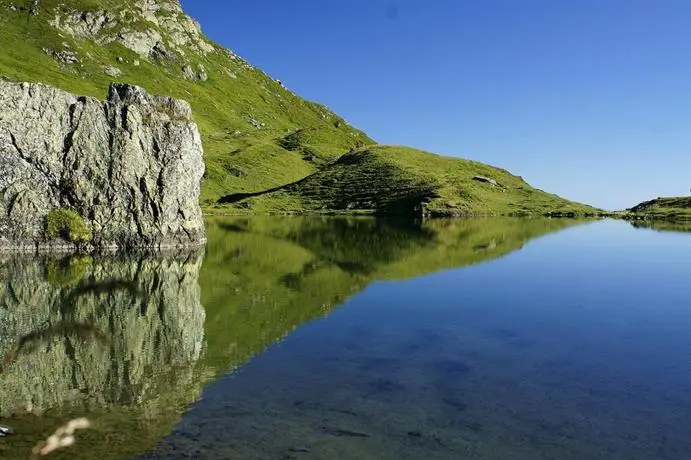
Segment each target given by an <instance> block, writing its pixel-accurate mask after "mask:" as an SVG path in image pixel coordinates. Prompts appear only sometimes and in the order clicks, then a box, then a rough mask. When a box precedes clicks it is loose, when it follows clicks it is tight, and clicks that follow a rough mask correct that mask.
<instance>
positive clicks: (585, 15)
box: [182, 0, 691, 209]
mask: <svg viewBox="0 0 691 460" xmlns="http://www.w3.org/2000/svg"><path fill="white" fill-rule="evenodd" d="M182 3H183V6H184V8H185V9H186V11H187V12H188V13H189V14H190V15H192V16H194V17H195V18H196V19H198V20H199V21H200V22H201V24H202V28H203V30H204V31H205V32H206V34H207V35H208V36H210V37H211V38H212V39H214V40H215V41H217V42H219V43H220V44H222V45H224V46H227V47H228V48H231V49H233V50H234V51H235V52H237V53H238V54H240V55H241V56H243V57H244V58H245V59H247V60H248V61H250V62H251V63H253V64H255V65H257V66H259V67H261V68H262V69H263V70H264V71H266V72H267V73H268V74H269V75H271V76H273V77H275V78H279V79H281V80H282V81H283V82H284V83H285V84H286V85H287V86H288V87H290V88H291V89H293V90H294V91H296V92H297V93H298V94H300V95H301V96H303V97H305V98H308V99H311V100H316V101H319V102H322V103H324V104H326V105H328V106H329V107H331V108H332V109H333V110H334V111H336V112H337V113H339V114H340V115H341V116H343V117H344V118H346V119H347V120H348V121H349V122H350V123H351V124H353V125H354V126H357V127H358V128H361V129H363V130H364V131H366V132H367V133H368V134H369V135H370V136H371V137H373V138H374V139H375V140H377V141H378V142H381V143H386V144H401V145H410V146H413V147H417V148H421V149H424V150H429V151H433V152H437V153H441V154H444V155H450V156H460V157H465V158H472V159H475V160H479V161H483V162H486V163H490V164H493V165H495V166H500V167H504V168H507V169H509V170H510V171H511V172H513V173H515V174H518V175H521V176H523V177H524V178H525V179H526V180H527V181H528V182H530V183H531V184H532V185H534V186H536V187H539V188H542V189H544V190H547V191H550V192H554V193H557V194H560V195H562V196H564V197H567V198H570V199H575V200H580V201H584V202H588V203H591V204H594V205H598V206H601V207H604V208H608V209H619V208H623V207H627V206H630V205H634V204H636V203H638V202H639V201H642V200H645V199H649V198H654V197H657V196H674V195H684V194H688V193H689V188H691V0H399V1H380V0H342V1H333V0H292V1H284V0H280V1H279V0H269V1H260V0H255V1H252V2H249V1H247V2H244V1H226V0H208V1H203V0H194V1H193V0H183V1H182Z"/></svg>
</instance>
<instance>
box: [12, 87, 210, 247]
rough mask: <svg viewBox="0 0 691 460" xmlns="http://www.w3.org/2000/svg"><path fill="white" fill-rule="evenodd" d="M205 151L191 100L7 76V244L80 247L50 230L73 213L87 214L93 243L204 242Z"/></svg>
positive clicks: (130, 89) (165, 244)
mask: <svg viewBox="0 0 691 460" xmlns="http://www.w3.org/2000/svg"><path fill="white" fill-rule="evenodd" d="M202 156H203V152H202V144H201V138H200V135H199V131H198V129H197V126H196V124H195V123H194V122H193V120H192V109H191V108H190V105H189V104H188V103H187V102H184V101H179V100H175V99H171V98H169V97H164V96H155V95H150V94H148V93H147V92H146V91H144V90H143V89H142V88H139V87H136V86H130V85H112V86H111V88H110V92H109V96H108V100H107V101H105V102H103V101H99V100H97V99H94V98H89V97H76V96H73V95H72V94H69V93H67V92H65V91H61V90H59V89H55V88H52V87H50V86H46V85H41V84H29V83H10V82H4V81H0V171H2V174H0V249H8V248H11V249H20V250H41V249H50V248H54V247H58V246H59V247H63V248H68V249H69V248H75V247H76V245H75V244H73V243H74V242H71V241H69V238H66V237H64V236H63V238H60V236H61V235H57V236H58V237H54V236H55V235H49V233H48V232H47V228H46V227H47V220H48V219H49V218H50V216H51V213H54V212H56V211H63V210H70V211H74V212H76V213H77V214H78V215H79V216H80V218H81V219H82V220H83V222H82V223H83V225H84V226H86V227H87V229H88V232H89V235H90V238H89V241H88V242H86V244H85V245H86V247H87V249H88V248H133V247H152V248H163V247H177V246H190V245H199V244H202V243H204V241H205V234H204V224H203V220H202V216H201V210H200V208H199V202H198V199H199V191H200V181H201V178H202V175H203V173H204V163H203V158H202ZM82 245H84V242H83V241H82Z"/></svg>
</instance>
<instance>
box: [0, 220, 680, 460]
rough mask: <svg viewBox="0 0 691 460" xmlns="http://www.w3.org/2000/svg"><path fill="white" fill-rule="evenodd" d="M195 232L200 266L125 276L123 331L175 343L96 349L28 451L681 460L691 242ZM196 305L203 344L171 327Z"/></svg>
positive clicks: (541, 228)
mask: <svg viewBox="0 0 691 460" xmlns="http://www.w3.org/2000/svg"><path fill="white" fill-rule="evenodd" d="M208 227H209V245H208V247H207V250H206V255H205V257H204V260H203V263H202V265H201V270H199V267H198V262H197V259H195V258H194V257H193V258H191V259H186V260H188V261H192V262H193V263H192V264H190V263H191V262H185V263H184V264H183V265H182V268H181V267H180V266H175V267H173V269H171V267H170V266H167V265H166V266H164V267H162V268H161V269H156V270H152V275H151V276H149V275H139V276H140V278H138V280H139V282H140V283H141V285H143V286H151V288H150V292H148V293H147V294H146V296H144V297H145V298H146V299H151V298H152V297H156V296H157V295H158V298H159V301H158V302H157V305H159V308H158V309H154V308H152V309H151V312H152V313H151V314H148V313H146V312H148V311H149V310H148V309H145V313H144V314H143V316H142V315H141V314H139V316H137V315H134V316H133V317H132V318H134V319H131V320H130V322H131V323H133V324H135V323H136V322H137V321H139V322H141V321H142V318H148V317H149V316H151V317H152V318H160V320H158V319H157V320H156V321H159V322H154V323H153V324H152V325H151V326H149V328H150V329H153V330H154V331H159V330H160V331H161V332H158V333H157V334H158V335H157V336H158V337H162V338H165V337H168V336H170V337H171V340H161V339H158V340H155V339H154V340H152V341H151V342H147V341H146V340H143V341H139V342H135V344H136V345H127V344H128V343H130V342H127V341H125V342H124V343H125V345H122V346H120V347H116V348H117V349H114V348H113V347H111V348H110V349H111V350H112V352H111V353H110V354H109V355H108V359H109V360H110V361H111V362H112V363H114V367H115V368H118V369H123V371H120V372H114V371H111V373H110V374H108V373H107V372H106V375H109V377H108V378H106V379H105V381H106V382H108V383H107V384H102V385H100V386H98V385H94V384H89V385H87V386H86V387H85V386H84V385H80V384H79V383H77V384H75V388H76V389H79V390H80V391H78V393H79V394H80V395H86V396H84V398H76V399H73V400H72V401H71V402H68V401H66V400H65V398H54V400H50V401H49V405H50V406H51V409H50V410H47V411H46V413H47V415H46V414H43V415H41V416H36V415H30V417H34V418H32V419H31V420H32V423H35V420H39V421H42V422H44V428H43V431H42V432H41V433H40V434H43V433H44V432H45V430H47V429H48V427H50V426H51V425H50V423H48V422H53V423H55V422H57V420H60V419H61V418H65V417H67V415H68V414H72V413H81V412H85V411H86V412H87V413H88V414H90V415H91V418H92V419H93V420H95V421H96V429H95V430H94V432H93V437H89V436H86V437H84V438H83V439H82V440H81V442H80V443H79V444H78V446H77V448H76V449H77V450H74V451H71V456H70V457H69V458H96V457H95V456H94V455H95V454H94V452H96V451H99V449H100V450H101V451H102V452H100V453H99V454H98V457H99V458H142V459H152V458H228V459H291V458H295V459H302V458H304V459H324V458H340V459H363V458H364V459H368V458H377V459H387V458H391V459H398V458H403V459H405V458H408V459H419V458H430V459H459V458H460V459H462V458H468V459H502V460H505V459H531V460H532V459H579V460H580V459H601V458H602V459H652V458H655V459H688V458H689V456H690V453H691V437H689V436H688V433H687V427H688V426H691V391H690V390H691V359H690V358H691V338H690V337H691V334H690V332H691V283H689V277H688V273H689V272H688V269H687V267H688V261H689V260H691V233H682V232H680V233H672V232H655V231H652V230H649V229H635V228H633V227H632V226H630V225H629V224H627V223H624V222H596V223H589V224H585V225H580V224H578V223H576V222H573V221H558V220H552V221H542V220H536V221H519V220H499V219H493V220H472V221H444V222H433V223H431V224H425V225H423V226H419V225H417V226H410V225H403V224H401V223H385V222H375V221H369V220H333V219H332V220H317V219H268V218H267V219H256V218H255V219H211V220H210V221H209V225H208ZM130 263H131V262H130ZM140 263H141V262H140ZM98 264H99V261H96V262H95V264H94V265H95V266H98ZM181 270H182V272H184V276H182V274H181ZM141 272H142V270H139V271H138V272H137V273H141ZM170 273H174V274H175V276H170ZM165 274H169V276H167V277H166V275H165ZM154 275H155V276H154ZM35 276H39V275H35ZM88 276H90V275H87V277H88ZM162 277H163V279H164V280H165V282H163V283H161V282H160V280H161V279H162ZM154 279H156V280H159V284H160V285H151V283H152V280H154ZM176 280H186V281H185V283H182V281H176ZM195 281H196V282H198V286H199V288H200V289H199V291H194V282H195ZM190 283H191V284H190ZM164 286H165V288H164ZM190 286H191V288H190ZM157 293H158V294H157ZM108 295H112V294H108ZM120 295H121V296H122V297H123V298H126V297H127V293H124V294H123V293H121V294H120ZM129 298H130V300H127V301H126V302H132V300H131V295H130V296H129ZM180 299H186V300H185V302H183V304H185V305H187V307H185V308H183V309H182V310H178V309H179V303H180ZM102 300H103V299H102ZM82 302H87V301H85V300H82ZM139 303H141V301H139ZM87 304H88V302H87ZM137 305H139V304H137ZM161 305H162V306H163V307H162V308H163V311H166V312H168V313H167V315H166V314H163V315H162V316H161V314H160V312H161V307H160V306H161ZM199 306H203V309H202V310H203V312H204V315H205V320H206V322H205V325H204V328H203V331H200V330H198V329H199V328H198V327H196V328H195V327H190V328H189V329H185V328H184V327H182V326H181V325H180V324H181V321H180V320H179V319H180V318H184V319H185V320H184V321H182V323H190V324H191V325H192V324H193V323H194V321H192V320H191V319H192V318H196V317H197V316H198V315H197V314H196V312H198V309H199ZM83 308H85V309H86V310H87V311H89V308H90V307H88V305H84V306H83ZM112 309H113V311H121V310H120V309H118V308H117V306H113V307H112ZM154 312H158V313H159V314H158V316H157V315H155V314H153V313H154ZM85 315H86V313H85ZM92 315H93V314H92ZM147 315H148V316H147ZM86 316H88V315H86ZM86 316H85V317H86ZM111 316H114V317H119V316H118V315H117V314H115V313H113V314H111ZM95 318H96V319H98V315H96V316H95ZM111 324H112V321H111ZM128 324H129V323H128ZM176 327H177V329H176ZM121 329H122V330H127V328H124V327H123V328H121ZM121 329H118V326H113V327H112V328H111V330H110V331H111V333H113V332H114V333H120V331H121ZM132 329H134V327H132ZM141 329H142V330H143V331H144V330H147V327H145V326H144V325H142V326H141ZM170 331H172V333H171V332H170ZM142 334H144V333H142ZM124 335H125V336H127V335H128V334H126V333H125V334H124ZM154 335H156V334H154ZM200 335H201V337H200ZM178 337H179V339H173V338H178ZM197 343H203V345H202V346H201V349H200V348H199V347H196V348H195V346H196V345H195V344H197ZM53 348H54V346H53ZM121 349H122V352H120V351H119V350H121ZM113 350H114V351H113ZM141 352H147V353H148V354H146V356H149V358H148V359H147V360H146V362H145V363H139V361H141V359H139V360H138V359H137V358H136V357H135V356H136V355H138V354H139V353H141ZM93 354H94V352H93V350H92V351H91V354H89V353H86V352H85V353H84V356H85V357H90V356H93ZM77 361H79V360H77ZM125 363H127V364H125ZM14 365H16V364H14ZM80 365H81V362H80ZM133 367H135V368H138V369H141V370H140V371H138V372H133V371H132V368H133ZM170 369H173V371H172V372H171V370H170ZM8 372H9V374H8ZM72 373H74V371H72ZM5 374H6V375H10V376H14V377H12V378H13V379H14V380H12V381H13V382H16V381H17V380H19V383H22V382H21V379H22V377H21V376H22V375H23V376H25V377H24V378H25V379H27V380H30V379H31V378H32V376H33V377H35V376H36V373H33V374H31V373H28V372H27V373H22V372H19V371H16V369H15V373H14V374H13V373H12V368H11V367H10V369H9V371H5ZM115 375H126V376H127V378H123V379H121V380H122V381H120V380H117V379H114V378H113V376H115ZM17 376H19V377H17ZM171 376H176V378H172V377H171ZM181 376H184V378H182V377H181ZM2 377H3V375H2V374H0V379H1V378H2ZM93 380H94V379H93V378H92V379H91V380H89V379H86V381H87V383H89V382H91V381H93ZM96 380H97V381H99V380H98V379H96ZM161 381H163V382H170V385H168V386H167V387H166V384H165V383H163V384H159V386H156V385H154V383H155V382H161ZM130 382H134V383H136V385H135V384H131V383H130ZM24 383H26V382H24ZM104 385H105V390H104ZM67 386H69V385H67ZM80 387H81V388H80ZM149 387H152V388H154V389H155V391H153V390H152V391H145V390H144V389H145V388H149ZM32 388H36V387H35V386H34V387H32ZM118 388H122V389H125V390H127V391H121V392H119V393H118V392H117V391H115V390H117V389H118ZM104 391H105V393H106V394H117V395H119V396H117V397H116V396H111V397H108V398H102V397H99V395H102V394H104ZM68 393H69V392H68ZM123 395H125V396H127V397H124V396H123ZM84 400H86V402H85V401H84ZM5 406H6V405H5ZM5 406H0V414H2V415H3V416H5V417H7V415H5V411H4V409H5ZM143 409H144V410H143ZM104 413H105V414H107V416H106V415H103V414H104ZM25 417H29V416H24V415H22V416H21V417H19V416H16V415H15V416H14V419H13V420H14V421H16V422H17V423H21V422H22V421H23V420H25ZM11 421H12V420H11ZM2 422H3V421H2V420H0V423H2ZM8 423H9V422H8ZM27 430H28V428H27ZM137 430H138V431H137ZM123 431H126V433H125V434H122V433H123ZM104 433H105V434H107V435H108V438H106V439H107V440H106V441H99V440H98V439H103V434H104ZM29 434H31V435H33V437H34V438H35V437H37V436H38V435H39V432H38V430H34V431H32V432H30V433H27V434H26V435H25V436H24V437H22V436H19V437H17V438H9V440H7V441H6V440H0V448H2V444H3V443H5V445H6V446H7V442H11V443H15V446H17V445H19V444H20V443H19V441H17V440H18V439H19V440H21V442H23V443H24V444H28V443H29V441H28V438H29V436H28V435H29ZM79 448H81V449H82V450H78V449H79ZM0 452H2V451H0ZM17 458H21V457H17ZM66 458H68V457H66Z"/></svg>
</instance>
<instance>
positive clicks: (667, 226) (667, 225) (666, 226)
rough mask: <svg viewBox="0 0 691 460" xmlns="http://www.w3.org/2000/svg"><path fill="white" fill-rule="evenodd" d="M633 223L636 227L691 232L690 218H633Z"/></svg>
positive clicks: (660, 230)
mask: <svg viewBox="0 0 691 460" xmlns="http://www.w3.org/2000/svg"><path fill="white" fill-rule="evenodd" d="M631 225H632V226H633V227H634V228H638V229H649V230H656V231H658V232H682V233H688V232H691V221H688V220H686V221H684V220H680V221H672V220H632V221H631Z"/></svg>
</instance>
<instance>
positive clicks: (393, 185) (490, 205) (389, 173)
mask: <svg viewBox="0 0 691 460" xmlns="http://www.w3.org/2000/svg"><path fill="white" fill-rule="evenodd" d="M220 202H221V203H223V204H226V205H229V206H233V207H235V208H239V209H250V210H252V211H255V212H279V211H286V212H296V213H300V212H312V213H313V212H330V211H337V212H351V213H352V212H365V213H378V214H406V213H415V214H426V215H431V216H461V215H472V214H530V213H535V214H546V213H551V212H557V213H564V214H568V213H575V214H585V213H594V212H596V210H595V209H594V208H591V207H589V206H586V205H581V204H578V203H573V202H570V201H568V200H565V199H563V198H560V197H558V196H556V195H552V194H549V193H545V192H543V191H541V190H537V189H535V188H533V187H531V186H530V185H529V184H527V183H526V182H525V181H524V180H523V179H522V178H521V177H518V176H514V175H513V174H511V173H509V172H508V171H506V170H503V169H499V168H495V167H492V166H488V165H485V164H483V163H479V162H476V161H470V160H463V159H457V158H449V157H443V156H439V155H435V154H432V153H428V152H423V151H420V150H415V149H411V148H406V147H394V146H368V147H363V148H361V149H358V150H355V151H351V152H349V153H346V154H345V155H343V156H341V157H340V158H339V159H338V160H337V161H335V162H334V163H333V164H331V165H329V166H327V167H324V168H322V169H321V170H320V171H318V172H317V173H315V174H312V175H311V176H309V177H307V178H305V179H304V180H301V181H299V182H297V183H294V184H290V185H288V186H285V187H282V188H279V189H276V190H272V191H268V192H264V193H259V194H243V193H240V194H229V195H226V196H224V197H223V198H221V200H220Z"/></svg>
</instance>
